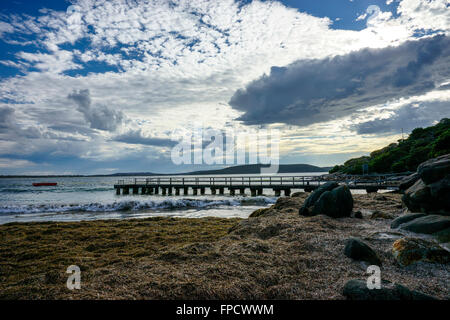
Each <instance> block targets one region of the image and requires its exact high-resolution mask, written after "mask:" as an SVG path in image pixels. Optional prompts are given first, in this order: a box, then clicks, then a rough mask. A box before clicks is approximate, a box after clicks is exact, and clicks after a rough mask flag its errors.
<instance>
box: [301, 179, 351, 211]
mask: <svg viewBox="0 0 450 320" xmlns="http://www.w3.org/2000/svg"><path fill="white" fill-rule="evenodd" d="M322 187H323V188H322ZM322 187H321V188H319V189H317V190H316V191H314V192H313V194H311V195H310V196H309V197H308V199H306V201H305V203H304V204H303V206H302V207H301V208H300V210H299V213H300V215H307V216H315V215H319V214H324V215H327V216H330V217H333V218H340V217H350V215H351V213H352V209H353V197H352V194H351V193H350V189H349V188H348V187H347V186H346V185H342V186H339V185H338V184H337V183H335V182H331V183H327V184H325V185H323V186H322Z"/></svg>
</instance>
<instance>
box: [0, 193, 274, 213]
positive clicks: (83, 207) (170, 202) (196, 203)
mask: <svg viewBox="0 0 450 320" xmlns="http://www.w3.org/2000/svg"><path fill="white" fill-rule="evenodd" d="M275 201H276V198H271V197H255V198H251V199H249V198H233V199H222V200H214V199H164V200H159V201H158V200H148V201H136V200H124V201H116V202H112V203H87V204H41V205H23V206H17V205H11V206H0V214H21V213H50V212H52V213H53V212H117V211H142V210H174V209H196V208H197V209H204V208H211V207H221V206H253V205H254V206H257V205H260V206H263V205H269V204H273V203H275Z"/></svg>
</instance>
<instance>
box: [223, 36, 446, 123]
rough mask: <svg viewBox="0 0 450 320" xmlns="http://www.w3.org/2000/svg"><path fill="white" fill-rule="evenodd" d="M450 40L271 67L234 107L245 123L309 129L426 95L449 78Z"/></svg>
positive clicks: (440, 38) (238, 96)
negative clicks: (297, 126)
mask: <svg viewBox="0 0 450 320" xmlns="http://www.w3.org/2000/svg"><path fill="white" fill-rule="evenodd" d="M449 44H450V41H449V39H448V37H446V36H443V35H439V36H435V37H433V38H427V39H421V40H417V41H408V42H405V43H404V44H402V45H400V46H398V47H388V48H383V49H364V50H360V51H357V52H353V53H350V54H347V55H344V56H337V57H334V58H332V59H323V60H299V61H296V62H294V63H292V64H290V65H288V66H286V67H272V68H271V72H270V75H268V76H267V75H264V76H263V77H261V78H260V79H258V80H256V81H253V82H252V83H250V84H249V85H248V86H247V87H246V88H245V89H240V90H238V91H236V92H235V94H234V95H233V97H232V98H231V100H230V102H229V104H230V105H231V106H232V107H233V108H234V109H236V110H239V111H243V112H244V114H243V115H242V116H241V117H240V118H239V119H238V120H242V121H244V122H245V123H246V124H267V123H276V122H281V123H287V124H294V125H302V126H305V125H309V124H313V123H317V122H324V121H329V120H332V119H335V118H339V117H343V116H347V115H349V114H352V113H353V112H355V111H356V110H358V109H361V108H364V107H368V106H373V105H376V104H381V103H385V102H387V101H388V100H390V99H395V98H400V97H409V96H412V95H419V94H423V93H426V92H428V91H430V90H432V89H434V88H436V87H437V86H438V85H439V84H440V83H442V82H444V81H445V80H447V79H448V78H449V77H450V55H449V52H450V45H449Z"/></svg>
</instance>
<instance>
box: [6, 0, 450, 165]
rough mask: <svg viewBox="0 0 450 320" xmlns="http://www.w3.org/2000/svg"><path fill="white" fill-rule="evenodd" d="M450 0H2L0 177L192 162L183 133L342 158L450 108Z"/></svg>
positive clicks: (308, 159)
mask: <svg viewBox="0 0 450 320" xmlns="http://www.w3.org/2000/svg"><path fill="white" fill-rule="evenodd" d="M449 11H450V10H448V3H447V1H446V0H432V1H428V2H426V3H423V2H422V3H421V2H420V1H417V0H387V1H386V0H383V1H366V0H354V1H350V0H323V1H317V0H316V1H314V0H303V1H293V0H287V1H234V0H224V1H220V2H217V1H209V2H208V1H195V0H194V1H182V0H178V1H172V2H168V1H166V0H141V1H109V2H108V1H101V0H74V1H70V2H68V1H56V0H55V1H49V0H48V1H19V0H17V1H2V2H1V3H0V174H39V173H41V174H54V173H65V174H76V173H86V174H90V173H92V174H94V173H111V172H124V171H153V172H182V171H186V170H193V169H199V168H205V169H210V168H215V167H221V166H222V165H220V164H216V165H207V164H206V163H203V164H200V165H196V166H194V165H176V164H175V163H174V162H173V161H172V159H171V149H172V148H173V146H174V144H175V140H174V138H173V134H174V132H175V131H177V130H184V131H186V132H190V131H192V130H193V129H194V127H195V126H199V125H201V126H203V127H204V128H214V129H216V130H217V131H218V132H223V131H225V130H234V131H235V132H247V131H252V130H263V129H264V130H277V131H278V132H280V133H281V140H280V162H281V163H309V164H316V165H321V166H331V165H334V164H338V163H342V162H343V161H345V160H346V159H348V158H350V157H353V156H358V155H363V154H367V153H368V152H370V151H372V150H374V149H377V148H380V147H383V146H384V145H386V144H388V143H391V142H394V141H396V140H397V139H398V138H399V134H400V132H401V129H402V128H403V129H404V131H405V132H408V131H410V130H412V129H413V128H414V127H416V126H427V125H431V124H433V123H435V122H436V121H438V120H440V118H442V117H445V116H448V115H449V114H450V112H449V105H448V100H449V90H448V84H449V83H450V76H449V75H450V71H449V63H448V62H449V60H448V59H449V57H448V51H449V44H448V43H449V42H448V29H449V26H448V21H449Z"/></svg>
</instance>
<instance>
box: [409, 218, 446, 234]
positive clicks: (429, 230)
mask: <svg viewBox="0 0 450 320" xmlns="http://www.w3.org/2000/svg"><path fill="white" fill-rule="evenodd" d="M447 228H450V217H446V216H440V215H434V214H432V215H426V216H423V217H419V218H416V219H414V220H411V221H409V222H406V223H404V224H402V225H401V226H400V229H403V230H407V231H412V232H416V233H425V234H433V233H436V232H439V231H442V230H445V229H447Z"/></svg>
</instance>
